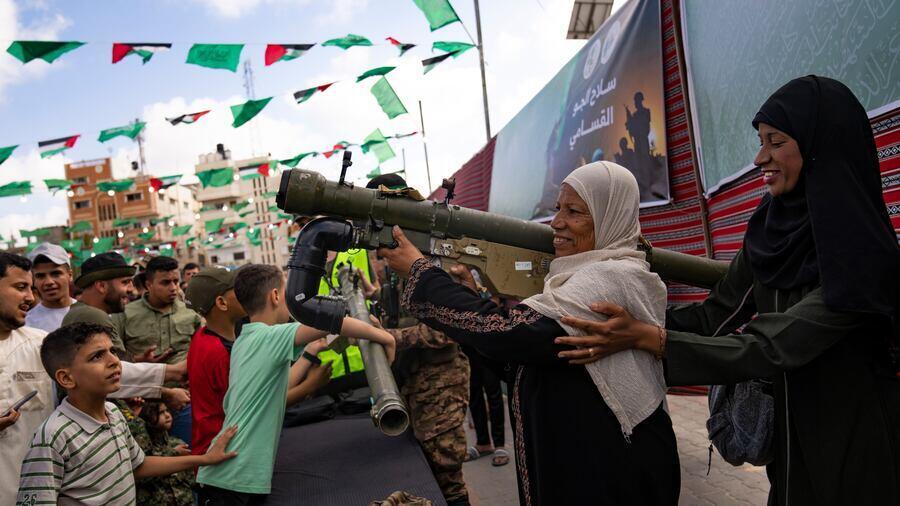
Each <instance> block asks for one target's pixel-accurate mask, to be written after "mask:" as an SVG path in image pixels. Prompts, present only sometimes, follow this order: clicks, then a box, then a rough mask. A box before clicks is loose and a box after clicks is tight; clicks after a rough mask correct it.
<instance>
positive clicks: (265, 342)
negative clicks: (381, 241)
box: [197, 264, 396, 506]
mask: <svg viewBox="0 0 900 506" xmlns="http://www.w3.org/2000/svg"><path fill="white" fill-rule="evenodd" d="M284 286H285V278H284V274H283V273H282V272H281V269H279V268H277V267H275V266H271V265H258V264H251V265H247V266H245V267H242V268H241V269H239V270H238V273H237V276H236V277H235V280H234V293H235V295H236V296H237V299H238V302H240V303H241V306H243V307H244V310H245V311H246V312H247V315H248V316H249V317H250V323H247V324H245V325H244V326H243V328H242V329H241V335H240V337H238V339H237V340H236V341H235V343H234V347H233V348H232V349H231V369H230V371H229V374H228V392H227V393H226V394H225V402H224V408H225V423H224V427H230V426H233V425H237V426H238V427H240V428H241V430H240V432H239V433H238V434H237V435H236V436H235V438H234V441H233V443H232V447H233V448H235V449H237V450H238V451H239V455H238V457H237V458H235V459H233V460H232V461H230V462H228V465H227V467H223V466H217V467H218V469H215V470H214V469H211V468H201V469H200V472H199V473H198V474H197V483H198V484H200V485H201V487H200V490H198V498H199V503H200V504H201V505H202V506H206V505H220V504H226V505H231V504H251V503H253V502H256V501H259V500H260V499H261V498H262V497H261V495H262V494H268V493H269V492H270V490H271V485H272V469H273V467H274V464H275V453H276V450H277V448H278V438H279V436H280V435H281V425H282V423H283V421H284V410H285V399H286V395H287V388H288V373H289V370H290V367H291V362H293V361H295V360H297V358H298V357H299V356H300V354H301V353H302V352H303V348H304V346H305V345H306V344H307V343H310V342H312V341H315V340H317V339H321V338H322V337H325V335H326V332H324V331H321V330H316V329H314V328H312V327H307V326H305V325H300V324H299V323H287V322H288V321H290V319H291V315H290V313H289V312H288V309H287V305H286V304H285V293H284ZM341 335H344V336H347V337H350V338H356V339H368V340H370V341H373V342H377V343H380V344H382V345H383V346H384V347H385V351H386V352H387V354H388V359H389V360H391V361H393V359H394V351H395V349H396V344H395V341H394V338H393V336H391V335H390V334H389V333H387V332H385V331H384V330H381V329H377V328H375V327H373V326H371V325H369V324H367V323H363V322H361V321H358V320H354V319H352V318H345V319H344V322H343V326H342V327H341ZM222 437H223V433H220V434H219V436H217V439H221V438H222Z"/></svg>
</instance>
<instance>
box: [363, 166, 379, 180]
mask: <svg viewBox="0 0 900 506" xmlns="http://www.w3.org/2000/svg"><path fill="white" fill-rule="evenodd" d="M380 175H381V167H375V168H374V169H372V172H369V173H368V174H366V177H367V178H369V179H372V178H373V177H375V176H380Z"/></svg>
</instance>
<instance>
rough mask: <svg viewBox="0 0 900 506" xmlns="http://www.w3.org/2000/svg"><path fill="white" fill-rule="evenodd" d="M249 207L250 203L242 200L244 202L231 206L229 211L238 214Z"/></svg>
mask: <svg viewBox="0 0 900 506" xmlns="http://www.w3.org/2000/svg"><path fill="white" fill-rule="evenodd" d="M249 205H250V203H249V202H247V201H246V200H244V201H241V202H238V203H236V204H235V205H233V206H231V209H232V210H234V212H238V211H240V210H241V209H243V208H245V207H247V206H249Z"/></svg>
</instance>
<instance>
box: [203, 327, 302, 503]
mask: <svg viewBox="0 0 900 506" xmlns="http://www.w3.org/2000/svg"><path fill="white" fill-rule="evenodd" d="M299 326H300V324H299V323H285V324H281V325H272V326H269V325H266V324H264V323H248V324H246V325H244V327H243V328H242V329H241V335H240V337H238V339H236V340H235V342H234V347H233V348H232V349H231V370H230V371H229V373H228V392H227V393H226V394H225V401H224V402H223V407H224V408H225V423H224V424H223V425H222V428H223V430H224V429H225V428H227V427H231V426H232V425H237V426H238V431H237V434H236V435H235V436H234V438H233V439H232V440H231V442H230V443H229V444H228V450H230V451H236V452H238V455H237V457H235V458H233V459H231V460H228V461H226V462H223V463H221V464H219V465H217V466H204V467H201V468H200V471H199V472H198V473H197V483H203V484H206V485H212V486H214V487H219V488H224V489H227V490H235V491H237V492H245V493H250V494H268V493H269V492H270V490H271V487H272V469H273V467H274V466H275V452H276V451H277V449H278V438H279V436H280V435H281V425H282V423H283V421H284V406H285V401H286V399H287V383H288V373H289V371H290V366H291V362H292V361H294V360H296V359H297V358H299V357H300V354H301V353H302V352H303V346H294V336H295V335H296V333H297V328H298V327H299ZM216 439H218V436H216ZM213 442H215V439H214V440H213Z"/></svg>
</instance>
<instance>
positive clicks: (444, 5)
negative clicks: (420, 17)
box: [413, 0, 459, 32]
mask: <svg viewBox="0 0 900 506" xmlns="http://www.w3.org/2000/svg"><path fill="white" fill-rule="evenodd" d="M413 3H414V4H416V7H418V8H419V9H421V10H422V12H423V13H424V14H425V19H427V20H428V26H429V27H431V31H432V32H433V31H435V30H437V29H438V28H440V27H442V26H446V25H449V24H450V23H456V22H457V21H459V16H457V15H456V11H455V10H453V6H452V5H450V2H449V0H413Z"/></svg>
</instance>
